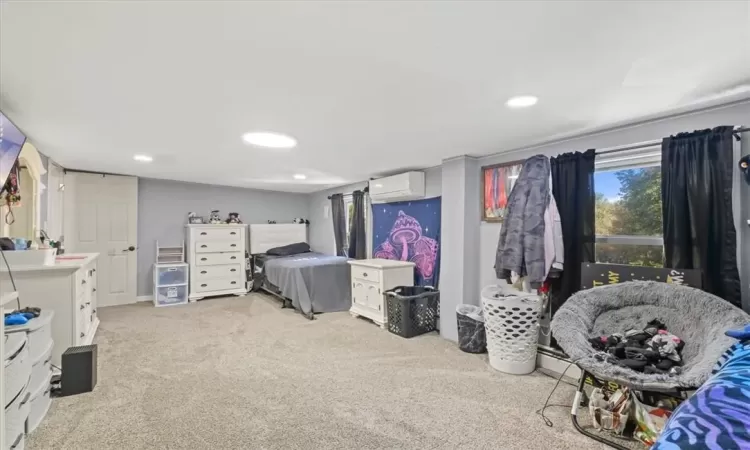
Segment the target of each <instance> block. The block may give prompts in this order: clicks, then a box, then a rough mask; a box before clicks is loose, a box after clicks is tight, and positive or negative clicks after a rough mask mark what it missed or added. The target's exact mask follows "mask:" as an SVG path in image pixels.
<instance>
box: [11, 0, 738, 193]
mask: <svg viewBox="0 0 750 450" xmlns="http://www.w3.org/2000/svg"><path fill="white" fill-rule="evenodd" d="M0 8H1V10H0V108H1V109H2V110H3V111H4V112H5V113H6V114H7V115H8V116H9V117H10V118H11V119H12V120H13V121H15V122H16V123H17V125H18V126H19V127H20V128H21V129H22V130H23V131H25V132H26V133H27V134H28V135H29V137H30V139H31V141H32V142H34V143H35V144H36V146H37V148H38V149H39V150H40V151H42V152H43V153H46V154H48V155H49V156H51V157H52V158H53V159H55V160H57V161H59V162H60V163H61V164H62V165H63V166H66V167H71V168H77V169H87V170H100V171H106V172H116V173H126V174H133V175H139V176H148V177H156V178H166V179H175V180H185V181H197V182H208V183H215V184H225V185H234V186H246V187H256V188H263V189H272V190H285V191H296V192H311V191H315V190H319V189H322V188H323V187H327V186H330V185H339V184H344V183H347V182H354V181H361V180H363V179H366V178H369V177H371V176H375V175H378V174H382V173H386V172H394V171H398V170H400V169H405V168H422V167H429V166H434V165H437V164H440V161H441V160H442V159H443V158H447V157H451V156H457V155H462V154H471V155H482V154H489V153H496V152H499V151H503V150H509V149H513V148H518V147H522V146H527V145H531V144H534V143H538V142H541V141H546V140H549V139H552V138H555V137H561V136H566V135H571V134H575V133H580V132H584V131H590V130H594V129H599V128H602V127H608V126H612V125H617V124H622V123H626V122H628V121H634V120H637V119H638V118H643V117H647V116H654V115H663V114H667V113H670V112H674V111H676V110H681V109H685V108H696V107H700V106H706V105H710V104H715V103H719V102H726V101H730V100H736V99H739V98H748V97H750V2H747V1H727V2H718V1H708V0H706V1H691V2H672V1H664V2H655V1H651V2H627V1H623V2H587V1H584V2H520V1H519V2H460V1H456V2H452V1H439V2H437V1H436V2H427V1H414V2H395V1H393V2H390V1H389V2H314V1H306V2H290V1H286V2H270V1H269V2H219V1H213V2H211V1H202V2H189V1H160V2H134V1H130V2H124V1H123V2H65V1H57V2H11V1H2V2H1V3H0ZM518 94H534V95H537V96H538V97H539V103H538V104H537V105H536V106H534V107H532V108H529V109H526V110H509V109H507V108H506V107H505V105H504V103H505V101H506V100H507V98H508V97H511V96H513V95H518ZM253 130H261V131H262V130H271V131H280V132H284V133H288V134H290V135H292V136H294V137H295V138H296V139H297V140H298V141H299V146H298V147H297V148H296V149H293V150H290V151H287V152H274V151H268V150H260V149H256V148H252V147H248V146H246V145H244V144H243V142H242V139H241V136H242V134H243V133H245V132H247V131H253ZM136 153H146V154H149V155H152V156H153V157H154V162H153V163H151V164H144V163H138V162H136V161H133V155H134V154H136ZM295 173H305V174H307V175H308V179H307V180H305V181H296V180H293V179H292V175H293V174H295Z"/></svg>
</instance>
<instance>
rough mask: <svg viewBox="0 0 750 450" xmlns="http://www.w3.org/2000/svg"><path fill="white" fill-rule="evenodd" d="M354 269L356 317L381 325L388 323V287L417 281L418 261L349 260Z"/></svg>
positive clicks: (353, 285)
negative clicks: (415, 267)
mask: <svg viewBox="0 0 750 450" xmlns="http://www.w3.org/2000/svg"><path fill="white" fill-rule="evenodd" d="M349 264H350V265H351V270H352V309H350V310H349V312H350V313H351V314H352V316H354V317H359V316H363V317H367V318H368V319H370V320H372V321H373V322H375V323H376V324H378V325H380V327H381V328H385V326H386V324H387V323H388V315H387V314H386V309H385V305H386V304H385V291H387V290H388V289H393V288H395V287H397V286H413V285H414V263H413V262H408V261H392V260H389V259H360V260H352V261H349Z"/></svg>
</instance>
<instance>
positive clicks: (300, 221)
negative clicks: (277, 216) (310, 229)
mask: <svg viewBox="0 0 750 450" xmlns="http://www.w3.org/2000/svg"><path fill="white" fill-rule="evenodd" d="M292 223H299V224H305V225H310V221H309V220H307V219H303V218H302V217H297V218H295V219H294V220H292Z"/></svg>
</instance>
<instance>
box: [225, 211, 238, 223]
mask: <svg viewBox="0 0 750 450" xmlns="http://www.w3.org/2000/svg"><path fill="white" fill-rule="evenodd" d="M227 223H242V219H240V213H236V212H230V213H229V217H227Z"/></svg>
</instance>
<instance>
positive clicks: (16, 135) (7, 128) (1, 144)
mask: <svg viewBox="0 0 750 450" xmlns="http://www.w3.org/2000/svg"><path fill="white" fill-rule="evenodd" d="M24 142H26V136H24V134H23V133H21V130H19V129H18V127H17V126H15V125H13V122H11V121H10V120H9V119H8V118H7V117H5V114H3V113H2V112H0V191H2V190H3V186H5V182H6V181H7V180H8V175H9V174H10V169H12V168H13V164H15V163H16V160H17V159H18V155H19V154H20V153H21V147H23V144H24Z"/></svg>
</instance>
